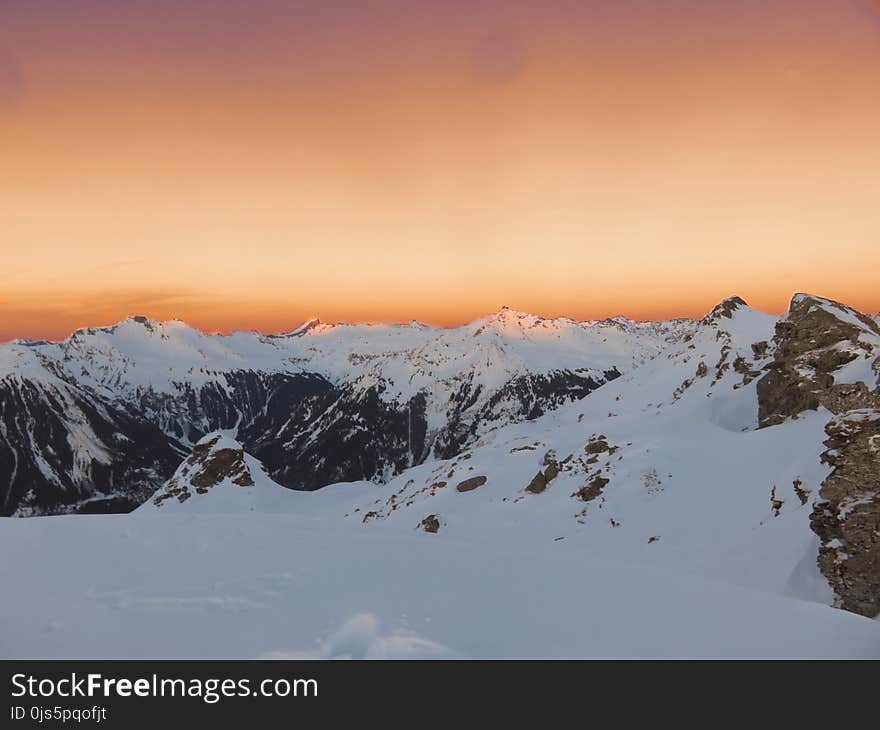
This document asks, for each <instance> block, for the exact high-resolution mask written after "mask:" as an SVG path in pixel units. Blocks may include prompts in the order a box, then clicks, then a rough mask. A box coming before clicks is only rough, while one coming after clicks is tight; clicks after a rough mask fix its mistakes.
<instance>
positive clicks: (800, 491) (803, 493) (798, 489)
mask: <svg viewBox="0 0 880 730" xmlns="http://www.w3.org/2000/svg"><path fill="white" fill-rule="evenodd" d="M792 485H793V486H794V493H795V494H796V495H797V498H798V499H799V500H800V503H801V504H802V505H804V504H806V503H807V502H808V501H809V500H810V495H811V494H812V493H813V492H812V490H810V489H806V488H804V483H803V482H802V481H801V480H800V479H795V480H794V481H793V482H792Z"/></svg>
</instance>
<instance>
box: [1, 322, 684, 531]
mask: <svg viewBox="0 0 880 730" xmlns="http://www.w3.org/2000/svg"><path fill="white" fill-rule="evenodd" d="M688 326H689V324H688V323H687V322H683V321H676V322H671V323H636V322H631V321H628V320H623V319H618V320H612V321H605V322H574V321H572V320H565V319H560V320H548V319H543V318H539V317H534V316H532V315H525V314H523V313H519V312H513V311H511V310H507V309H503V310H501V311H499V312H498V313H496V314H494V315H491V316H489V317H484V318H482V319H479V320H476V321H475V322H472V323H470V324H468V325H465V326H463V327H460V328H452V329H437V328H431V327H427V326H424V325H419V324H417V323H412V324H410V325H354V326H352V325H322V324H320V323H318V322H310V323H307V324H306V325H304V326H303V327H300V328H297V329H296V330H294V331H293V332H291V333H289V334H287V335H279V336H263V335H259V334H257V333H252V332H239V333H235V334H234V335H230V336H221V335H207V334H204V333H202V332H199V331H197V330H194V329H192V328H190V327H188V326H186V325H185V324H183V323H181V322H154V321H152V320H149V319H147V318H145V317H131V318H129V319H127V320H125V321H123V322H121V323H119V324H118V325H115V326H113V327H102V328H89V329H83V330H78V331H77V332H75V333H74V334H73V335H72V336H71V337H70V338H68V339H67V340H65V341H63V342H60V343H46V342H26V341H15V342H12V343H8V344H6V345H2V346H0V380H2V381H3V382H8V381H9V379H10V378H12V379H13V380H15V381H16V382H18V383H20V384H26V385H23V386H22V387H25V388H26V389H27V390H28V391H29V392H31V393H32V397H33V398H35V399H36V400H35V402H34V404H33V406H32V408H31V410H32V411H36V410H39V411H40V412H41V413H42V414H44V415H45V417H46V418H47V419H48V420H49V421H53V422H55V424H56V425H55V427H54V428H53V429H52V430H51V432H50V433H48V434H46V435H44V436H43V437H42V438H40V437H38V436H37V435H35V434H33V433H31V432H30V431H28V430H27V429H24V430H22V429H17V430H15V431H14V432H13V431H12V430H10V431H9V433H10V435H9V436H8V437H4V436H3V434H2V433H0V439H5V442H0V453H2V451H3V449H4V447H5V450H6V451H7V452H8V453H7V456H6V457H5V458H3V457H0V470H2V471H0V485H2V484H5V485H6V487H5V489H4V490H3V492H2V498H3V502H2V504H3V510H2V513H3V514H12V513H16V511H18V512H17V513H19V514H35V513H50V512H56V511H64V510H79V509H80V507H81V505H82V504H85V502H87V501H89V500H91V499H92V498H93V497H95V496H98V495H101V494H106V495H108V497H110V498H112V497H114V496H120V497H124V499H122V500H121V501H118V502H117V504H118V506H119V508H120V509H130V508H131V506H133V505H134V504H137V503H139V501H141V500H142V499H143V498H144V496H145V495H146V494H148V493H150V492H151V491H153V490H154V489H156V488H157V487H158V486H160V485H161V484H162V483H164V482H165V480H166V479H168V478H169V477H170V476H171V473H172V471H173V468H174V467H173V463H174V461H175V460H176V456H175V457H171V456H170V455H171V454H174V455H179V454H182V453H185V452H186V451H187V450H188V449H189V448H190V447H191V446H192V445H193V444H195V443H197V442H198V441H199V439H201V438H202V437H203V436H204V435H205V434H207V433H211V432H214V431H217V430H225V431H230V432H232V433H234V434H236V435H237V437H238V438H239V439H240V441H241V442H242V444H243V445H244V446H245V447H246V448H247V449H248V451H249V452H251V453H253V454H254V455H255V456H257V457H258V458H260V459H261V460H262V462H263V463H264V464H265V467H266V469H267V470H268V471H269V474H270V476H271V478H272V479H274V480H275V481H277V482H279V483H280V484H282V485H284V486H287V487H290V488H294V489H306V490H310V489H316V488H319V487H322V486H325V485H326V484H329V483H333V482H337V481H356V480H360V479H371V480H378V481H382V480H385V479H388V478H390V477H391V476H392V475H394V474H396V473H399V472H400V471H401V470H403V469H405V468H407V467H409V466H412V465H414V464H417V463H420V462H422V461H424V460H426V459H431V458H434V457H436V456H439V457H449V456H452V455H455V454H457V453H459V452H460V451H461V450H462V449H463V448H465V447H466V446H467V445H468V444H470V443H473V442H474V441H475V440H477V439H478V438H479V435H480V434H481V433H484V432H486V431H487V430H489V429H492V428H496V427H498V426H502V425H504V424H507V423H512V422H517V421H521V420H528V419H534V418H536V417H538V416H540V415H541V414H542V413H544V412H546V411H547V410H551V409H553V408H556V407H558V406H559V405H561V404H563V403H566V402H569V401H572V400H576V399H580V398H583V397H585V396H586V395H588V394H589V393H591V392H592V391H594V390H595V389H596V388H598V387H599V386H601V385H602V384H603V383H605V382H607V381H608V380H610V379H613V378H615V377H618V376H619V375H620V373H621V372H625V371H626V370H628V369H631V368H633V367H636V366H638V364H640V363H641V362H644V361H645V360H647V359H649V358H650V357H652V356H655V355H656V353H657V352H659V351H660V350H662V348H663V347H665V346H666V345H667V344H668V342H667V341H668V340H675V339H676V338H679V337H681V336H683V333H684V332H686V330H687V329H688ZM45 380H48V381H51V382H52V383H53V384H54V385H53V387H61V388H63V390H64V391H65V392H70V393H74V394H76V398H77V399H78V401H84V402H88V403H90V404H93V406H94V408H95V409H98V410H99V411H100V412H101V414H102V423H103V424H104V425H103V426H102V428H103V429H104V430H107V431H110V430H113V431H114V432H116V431H119V433H121V434H122V436H123V437H125V438H128V437H127V436H126V430H131V429H133V428H138V429H140V430H141V431H142V432H143V434H142V435H141V438H140V440H141V443H142V446H143V447H144V448H147V447H149V448H151V449H155V451H156V454H157V456H156V459H155V463H154V473H147V472H143V471H142V467H140V466H137V467H136V468H137V469H141V471H140V472H138V473H139V474H140V476H133V475H132V474H129V475H128V478H127V479H128V481H127V483H128V486H129V487H131V488H129V489H127V493H126V494H124V495H122V494H119V495H117V494H116V491H117V488H116V487H115V486H114V485H115V484H116V482H114V481H113V480H112V479H110V478H109V477H107V476H104V473H103V472H101V471H100V470H99V469H96V470H93V471H94V474H92V470H90V471H89V478H88V479H83V480H75V484H76V486H75V487H74V486H71V485H70V484H67V483H66V482H65V479H64V477H63V476H58V474H59V473H60V472H61V471H63V470H64V468H65V465H66V467H67V468H68V469H69V468H70V467H71V463H72V462H71V459H67V460H66V461H62V462H61V463H60V464H59V466H58V468H57V469H56V470H55V471H54V472H51V473H50V471H51V470H46V469H41V468H39V466H40V462H39V459H38V456H39V455H40V454H47V453H49V454H51V453H53V452H63V451H64V450H65V449H66V446H65V443H66V442H68V441H71V440H73V441H76V440H77V439H81V438H82V434H79V433H78V428H77V425H76V423H71V422H69V421H67V420H66V415H65V413H64V412H63V409H64V406H63V403H62V401H61V400H59V399H58V398H56V397H53V396H52V395H50V394H48V393H47V392H45V391H44V390H40V389H39V388H37V390H36V391H34V389H33V388H31V384H33V383H38V382H42V381H45ZM3 394H4V393H3V392H0V395H3ZM15 397H16V396H15V395H14V394H13V393H12V392H11V390H10V391H6V392H5V398H6V401H7V402H9V403H10V408H14V406H13V405H12V404H13V403H14V399H15ZM71 397H73V396H71ZM67 400H70V399H67ZM108 414H112V415H108ZM120 414H123V415H124V416H125V418H126V419H128V421H126V425H125V427H124V428H120V426H119V422H120V421H121V420H122V419H123V415H120ZM78 420H79V421H83V420H86V419H85V417H83V418H80V419H78ZM92 420H94V419H92ZM147 434H148V435H147ZM101 448H102V451H101V453H100V454H99V456H98V458H97V460H94V459H93V461H96V463H104V462H106V461H107V459H106V458H104V456H103V451H105V450H106V449H107V448H108V445H107V444H102V446H101ZM120 453H122V452H120ZM28 455H35V456H33V457H30V456H28ZM166 457H167V458H166ZM28 459H29V460H30V461H34V462H35V464H36V465H35V466H34V467H33V468H31V469H29V470H28V474H27V480H28V482H29V483H31V484H33V485H34V489H33V494H31V495H29V496H28V498H27V499H26V500H25V495H26V492H25V491H23V489H22V488H21V487H20V486H17V487H16V486H13V482H14V481H15V480H16V478H19V481H20V480H21V478H20V477H16V475H17V474H19V473H21V472H20V470H19V469H18V467H17V466H16V464H18V463H24V462H23V461H22V460H24V461H27V460H28ZM130 460H131V461H132V462H133V463H134V462H136V461H137V459H136V458H135V457H132V458H131V459H130ZM111 461H112V460H111ZM106 504H107V505H112V504H113V502H112V501H108V502H106Z"/></svg>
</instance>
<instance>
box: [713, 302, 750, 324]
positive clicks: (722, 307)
mask: <svg viewBox="0 0 880 730" xmlns="http://www.w3.org/2000/svg"><path fill="white" fill-rule="evenodd" d="M747 306H748V304H746V302H745V300H744V299H742V298H740V297H737V296H732V297H728V298H727V299H725V300H724V301H723V302H721V303H720V304H719V305H717V306H716V307H715V309H713V310H712V311H711V312H709V314H707V315H706V316H705V317H704V318H703V323H704V324H710V323H712V322H717V321H718V320H720V319H722V318H725V319H733V313H734V312H735V311H736V310H737V309H739V308H740V307H747Z"/></svg>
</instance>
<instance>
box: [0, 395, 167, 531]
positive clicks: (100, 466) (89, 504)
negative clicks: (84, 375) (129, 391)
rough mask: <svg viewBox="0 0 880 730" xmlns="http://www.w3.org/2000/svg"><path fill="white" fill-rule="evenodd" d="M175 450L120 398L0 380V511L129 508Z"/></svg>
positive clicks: (163, 475)
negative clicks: (107, 398)
mask: <svg viewBox="0 0 880 730" xmlns="http://www.w3.org/2000/svg"><path fill="white" fill-rule="evenodd" d="M183 453H184V452H183V451H182V449H181V448H180V446H179V444H177V443H176V442H175V440H174V439H172V438H169V437H168V436H167V435H166V434H165V433H163V432H162V431H161V430H160V429H159V428H157V427H156V426H155V425H153V424H151V423H149V422H147V421H145V420H143V418H141V417H139V415H138V414H136V413H134V412H132V410H131V409H129V408H127V407H126V406H125V405H123V404H116V403H107V402H103V401H102V400H101V399H99V398H98V397H97V396H96V395H95V394H94V393H92V392H90V391H88V390H86V389H84V388H77V387H75V386H72V385H69V384H67V383H64V382H61V381H55V382H42V381H30V380H22V379H18V378H7V379H4V380H0V487H2V491H0V499H2V502H0V515H4V516H8V515H13V514H19V515H22V516H27V515H33V514H57V513H65V512H89V513H99V512H127V511H130V510H132V509H134V507H136V506H137V505H139V504H141V503H143V502H144V501H145V500H146V499H147V498H148V497H149V496H150V495H151V494H152V493H153V492H154V491H155V490H156V489H157V488H158V487H159V486H160V485H161V484H162V483H163V482H164V481H165V479H167V478H168V477H169V476H170V475H171V474H172V473H173V472H174V469H175V468H176V466H177V464H178V463H179V461H180V458H181V456H182V455H183Z"/></svg>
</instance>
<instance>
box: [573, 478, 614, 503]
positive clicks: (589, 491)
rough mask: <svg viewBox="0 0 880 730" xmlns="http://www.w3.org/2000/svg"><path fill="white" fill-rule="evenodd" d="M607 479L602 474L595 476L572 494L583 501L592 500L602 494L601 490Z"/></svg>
mask: <svg viewBox="0 0 880 730" xmlns="http://www.w3.org/2000/svg"><path fill="white" fill-rule="evenodd" d="M608 481H609V480H608V479H606V478H605V477H603V476H598V475H597V476H595V477H593V479H591V480H590V481H589V482H588V483H587V484H586V485H585V486H583V487H581V488H580V489H578V491H577V492H575V493H574V495H573V496H577V497H579V498H580V499H582V500H583V501H584V502H592V501H593V500H594V499H596V497H599V496H601V495H602V490H603V489H605V487H606V485H607V484H608Z"/></svg>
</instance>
